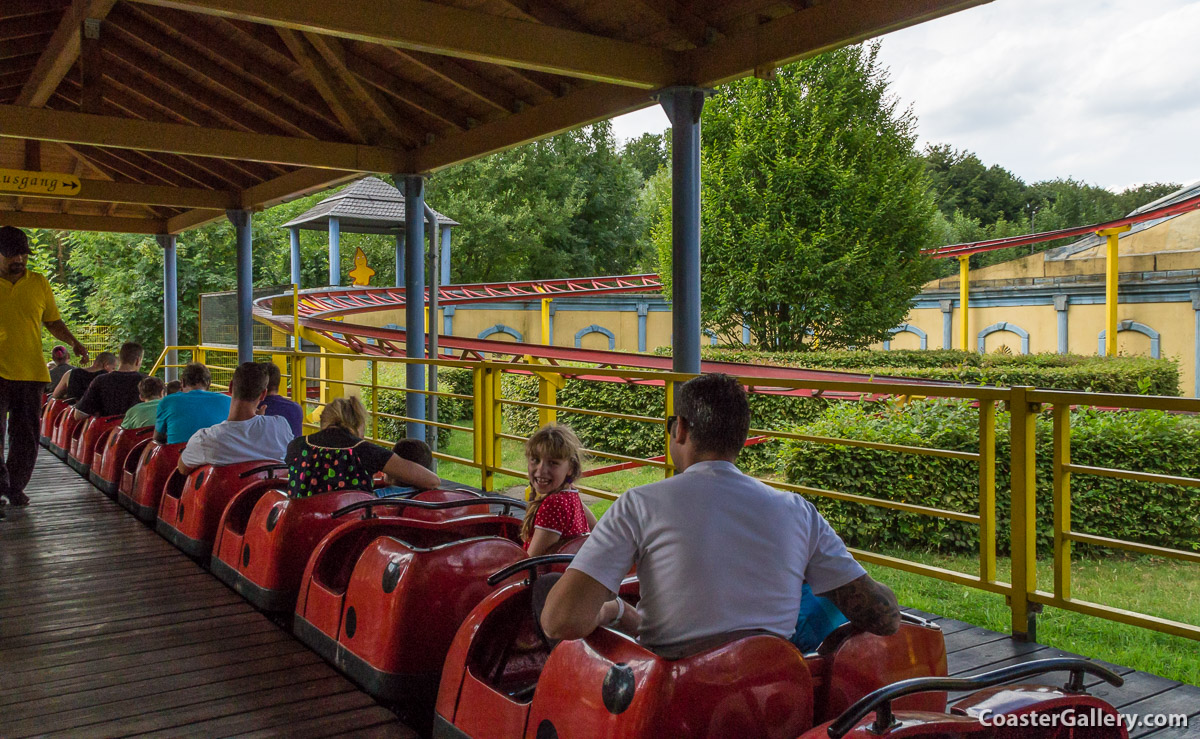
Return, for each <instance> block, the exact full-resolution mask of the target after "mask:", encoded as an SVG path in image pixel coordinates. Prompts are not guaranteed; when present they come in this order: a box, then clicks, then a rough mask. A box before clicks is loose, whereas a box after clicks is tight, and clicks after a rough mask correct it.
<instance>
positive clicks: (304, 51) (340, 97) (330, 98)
mask: <svg viewBox="0 0 1200 739" xmlns="http://www.w3.org/2000/svg"><path fill="white" fill-rule="evenodd" d="M275 30H276V31H277V32H278V33H279V38H281V39H283V42H284V43H285V44H287V47H288V50H289V51H290V52H291V53H292V59H294V60H295V61H296V64H299V65H300V68H301V69H302V70H304V75H305V76H306V77H307V78H308V81H309V82H310V83H312V86H313V87H314V88H316V90H317V93H318V94H319V95H320V96H321V97H322V98H323V99H324V100H325V104H326V105H328V106H329V108H330V109H331V110H332V111H333V114H334V115H335V116H337V119H338V121H339V122H340V123H341V124H342V128H344V129H345V130H346V133H348V134H349V135H350V138H352V139H354V140H355V141H357V142H359V143H363V142H365V141H367V140H368V139H369V138H370V136H369V134H370V133H371V132H372V130H373V129H374V127H373V126H371V125H369V124H368V122H367V121H366V120H365V119H364V118H363V117H362V116H360V115H359V112H358V106H357V104H356V103H355V102H354V101H353V100H351V99H350V98H349V97H348V96H347V95H346V94H345V93H344V92H343V91H342V89H341V85H340V84H338V81H337V79H336V75H334V73H333V71H332V70H331V69H329V67H328V65H326V64H325V61H324V60H323V59H321V56H320V54H318V53H317V52H316V51H314V50H313V49H312V48H311V47H310V46H309V43H308V41H307V40H305V38H304V35H303V34H300V33H297V32H295V31H293V30H291V29H289V28H276V29H275Z"/></svg>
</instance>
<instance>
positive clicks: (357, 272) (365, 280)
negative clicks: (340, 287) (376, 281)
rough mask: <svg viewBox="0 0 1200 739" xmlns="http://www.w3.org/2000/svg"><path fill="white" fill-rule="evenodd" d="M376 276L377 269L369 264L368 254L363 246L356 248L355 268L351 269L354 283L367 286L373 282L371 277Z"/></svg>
mask: <svg viewBox="0 0 1200 739" xmlns="http://www.w3.org/2000/svg"><path fill="white" fill-rule="evenodd" d="M374 276H375V270H373V269H371V268H370V267H368V266H367V255H366V254H364V253H363V250H362V249H361V248H359V249H355V250H354V269H352V270H350V279H352V280H354V282H353V284H355V285H362V286H363V287H365V286H367V285H370V284H371V278H372V277H374Z"/></svg>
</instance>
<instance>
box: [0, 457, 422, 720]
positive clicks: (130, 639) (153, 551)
mask: <svg viewBox="0 0 1200 739" xmlns="http://www.w3.org/2000/svg"><path fill="white" fill-rule="evenodd" d="M27 492H28V493H29V496H30V498H32V499H33V503H32V505H30V506H29V507H28V508H18V509H13V508H7V509H6V511H7V513H8V520H7V521H3V522H0V736H3V737H6V738H7V739H16V737H24V736H30V735H35V734H36V735H39V736H71V737H93V736H96V737H100V736H116V735H129V734H139V735H148V736H180V735H183V734H188V735H195V736H228V735H232V734H237V735H242V736H279V735H286V736H288V737H324V736H336V735H342V734H347V735H353V736H356V737H374V736H378V737H412V736H415V734H414V733H413V732H412V731H411V730H410V729H408V728H407V727H405V726H404V725H402V724H400V723H399V721H398V720H397V719H396V716H395V715H394V714H393V713H391V712H390V711H388V710H386V709H384V708H382V707H380V706H379V705H377V704H376V703H375V701H374V700H373V699H371V698H370V697H369V696H367V695H366V694H365V693H362V692H361V691H359V690H358V689H357V688H356V687H355V686H354V685H353V684H352V683H351V682H350V681H348V680H346V679H345V678H344V677H342V676H341V675H340V674H338V673H337V671H335V670H334V669H333V668H332V667H330V666H329V665H327V664H326V663H325V662H323V661H322V660H321V658H320V657H318V656H317V655H316V654H314V653H313V652H311V651H309V650H308V648H306V647H305V646H304V645H303V644H301V643H300V642H298V641H296V640H295V639H294V638H292V636H291V635H290V634H288V633H287V632H286V631H283V630H282V629H280V628H279V627H278V626H276V625H275V624H274V623H272V622H271V621H269V620H268V619H267V618H266V617H265V616H263V615H262V614H260V613H259V612H258V611H256V610H255V609H254V608H252V607H251V606H250V605H249V604H248V603H246V602H245V601H244V600H242V599H241V598H240V597H239V596H238V595H237V594H236V593H234V592H233V591H232V590H230V589H229V588H227V587H225V586H224V585H222V584H221V583H220V582H218V581H217V580H216V578H214V577H212V576H211V575H209V574H208V573H207V572H205V571H204V570H203V569H201V568H200V567H199V566H197V565H196V564H195V563H193V562H192V561H191V560H189V559H188V558H187V557H185V556H183V555H182V554H180V553H179V551H178V550H176V549H175V548H174V547H172V546H171V545H170V544H168V543H167V542H166V541H164V540H163V539H162V538H160V537H159V536H157V535H156V534H155V533H154V532H153V531H151V530H150V529H148V528H146V527H145V526H143V525H142V524H141V523H139V522H138V521H137V519H135V518H133V517H132V516H130V515H129V514H127V513H126V512H125V511H123V510H122V509H121V508H119V507H118V506H117V505H116V504H115V503H113V502H111V501H110V500H109V499H108V498H105V497H104V495H103V494H102V493H100V491H98V490H97V489H96V488H94V487H92V485H90V484H89V483H88V482H86V481H85V480H83V479H81V478H80V477H79V475H77V474H76V473H75V472H74V471H72V470H71V469H70V468H69V467H67V466H66V465H65V464H63V463H62V462H60V461H59V460H57V459H56V458H54V457H53V456H52V455H51V454H50V453H49V452H47V451H45V450H41V451H40V456H39V458H38V466H37V469H36V470H35V471H34V477H33V480H32V482H31V483H30V485H29V488H28V490H27Z"/></svg>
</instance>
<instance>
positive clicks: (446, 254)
mask: <svg viewBox="0 0 1200 739" xmlns="http://www.w3.org/2000/svg"><path fill="white" fill-rule="evenodd" d="M441 284H442V285H449V284H450V227H449V226H442V281H441Z"/></svg>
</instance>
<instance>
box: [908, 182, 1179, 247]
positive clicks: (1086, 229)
mask: <svg viewBox="0 0 1200 739" xmlns="http://www.w3.org/2000/svg"><path fill="white" fill-rule="evenodd" d="M1193 210H1200V195H1196V196H1194V197H1190V198H1188V199H1187V200H1181V201H1179V202H1178V203H1172V204H1170V205H1164V206H1162V207H1161V208H1155V209H1154V210H1148V211H1146V212H1145V213H1137V214H1135V215H1131V216H1126V217H1124V218H1118V219H1117V220H1115V221H1108V222H1107V223H1097V224H1095V225H1092V226H1077V227H1075V228H1060V229H1059V230H1057V231H1046V232H1045V233H1040V234H1029V235H1026V236H1010V237H1008V238H1003V239H990V240H988V241H974V242H972V243H970V244H953V245H951V246H939V247H937V248H934V249H925V250H923V251H922V252H921V253H922V254H925V255H926V256H931V257H933V258H934V259H948V258H950V257H961V256H966V255H968V254H978V253H979V252H983V251H994V250H996V249H1007V248H1009V247H1011V246H1026V245H1028V244H1039V243H1042V242H1044V241H1054V240H1055V239H1065V238H1070V237H1072V236H1086V235H1087V234H1090V233H1095V232H1096V231H1102V230H1104V229H1106V228H1118V227H1120V226H1130V225H1133V224H1135V223H1143V222H1145V221H1153V220H1156V219H1158V218H1169V217H1170V216H1177V215H1182V214H1184V213H1187V212H1189V211H1193Z"/></svg>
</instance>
